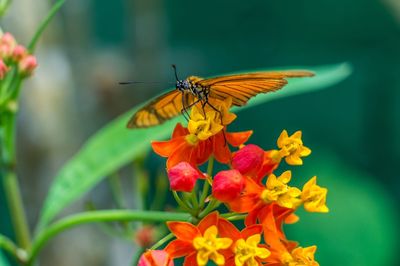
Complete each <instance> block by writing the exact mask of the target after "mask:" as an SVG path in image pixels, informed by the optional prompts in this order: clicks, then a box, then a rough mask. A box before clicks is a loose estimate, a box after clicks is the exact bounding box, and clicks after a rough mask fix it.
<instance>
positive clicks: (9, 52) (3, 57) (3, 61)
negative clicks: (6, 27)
mask: <svg viewBox="0 0 400 266" xmlns="http://www.w3.org/2000/svg"><path fill="white" fill-rule="evenodd" d="M37 65H38V64H37V60H36V57H35V56H33V55H32V54H30V53H29V52H28V50H27V49H26V48H25V47H24V46H23V45H21V44H18V43H17V41H16V40H15V38H14V36H13V35H12V34H11V33H9V32H6V33H4V34H3V35H1V36H0V80H2V79H4V78H5V76H6V74H7V72H8V71H9V70H10V69H12V68H13V67H14V66H16V68H17V69H18V73H19V74H20V75H21V76H22V77H23V78H26V77H28V76H30V75H31V74H32V73H33V71H34V70H35V69H36V67H37Z"/></svg>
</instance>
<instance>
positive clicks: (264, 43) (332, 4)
mask: <svg viewBox="0 0 400 266" xmlns="http://www.w3.org/2000/svg"><path fill="white" fill-rule="evenodd" d="M49 6H50V1H40V2H36V1H27V0H14V1H13V3H12V6H11V8H10V12H9V13H8V14H7V15H6V17H5V18H4V20H3V21H2V25H1V26H2V29H3V30H4V31H10V32H13V33H14V35H15V36H16V38H17V39H18V40H19V41H20V42H25V43H27V42H28V40H29V38H30V37H31V36H32V34H33V32H34V29H35V27H36V26H37V25H38V23H39V21H40V20H41V18H43V17H44V15H45V14H46V12H47V10H48V9H49ZM399 47H400V2H399V1H398V0H353V1H346V0H335V1H334V0H325V1H317V0H308V1H288V0H281V1H261V0H259V1H256V0H251V1H250V0H249V1H245V2H244V1H227V0H220V1H210V0H204V1H178V0H171V1H161V0H132V1H128V0H115V1H99V0H97V1H95V0H91V1H80V0H68V1H66V4H65V5H64V7H63V8H62V11H61V13H60V14H59V15H58V16H57V18H56V20H55V21H53V23H52V24H51V27H50V28H49V30H48V31H47V32H46V33H45V35H44V37H43V39H42V41H41V43H40V45H39V49H38V52H37V56H38V60H39V65H40V67H39V69H38V70H37V72H36V75H35V77H34V78H33V79H32V80H31V81H29V82H28V83H27V84H26V85H25V90H24V92H23V101H22V103H21V107H20V108H21V112H20V117H19V124H18V141H19V142H18V143H19V145H18V148H19V154H18V156H19V158H18V159H19V172H20V177H21V182H22V183H23V192H24V201H25V203H26V204H27V211H28V217H29V219H30V225H31V226H32V227H33V226H34V225H35V223H36V221H37V218H38V213H39V210H40V208H41V205H42V204H43V200H44V198H45V195H46V192H47V190H48V188H49V185H50V183H51V181H52V178H53V177H54V176H55V175H56V173H57V171H58V170H59V168H60V167H61V166H62V165H63V163H64V162H65V161H66V160H67V159H68V158H70V157H71V156H72V155H73V154H74V153H75V152H76V151H77V150H78V149H79V147H80V146H81V145H82V143H83V142H84V141H85V140H86V139H87V137H89V136H90V135H91V134H93V133H94V132H96V130H98V129H99V128H100V127H101V126H102V125H105V124H106V123H107V122H108V121H110V120H111V119H113V118H115V117H116V116H117V115H119V114H121V113H123V112H125V111H127V110H128V109H129V108H131V107H132V106H134V105H136V104H138V103H141V102H143V101H145V100H147V99H149V98H150V97H152V96H154V95H156V94H158V93H159V92H161V91H163V90H165V89H166V88H167V87H169V85H163V84H157V85H152V86H149V85H143V86H130V87H129V86H128V87H127V86H118V85H117V83H118V81H125V80H140V81H160V82H165V83H167V82H173V81H174V76H173V72H172V69H171V67H170V65H171V64H172V63H174V64H176V65H177V67H178V72H179V75H180V76H187V75H199V76H210V75H215V74H218V73H224V72H234V71H240V70H243V69H246V70H248V69H259V68H271V69H273V68H275V67H286V66H303V67H306V66H316V65H324V64H333V63H340V62H344V61H346V62H349V63H350V64H351V65H352V67H353V73H352V75H351V76H350V78H348V79H347V80H345V81H344V82H342V83H340V84H338V85H336V86H334V87H331V88H329V89H327V90H322V91H319V92H317V93H310V94H304V95H301V96H296V97H292V98H285V99H283V100H279V101H274V102H271V103H268V104H266V105H263V106H258V107H256V108H251V109H248V110H245V111H243V112H241V113H240V115H239V117H238V119H237V121H236V123H234V125H233V126H232V129H233V130H246V129H254V130H255V133H254V136H253V137H252V139H251V142H252V143H256V144H258V145H260V146H262V147H263V148H265V149H267V148H272V147H274V146H275V140H276V138H277V137H278V136H279V133H280V132H281V130H282V129H287V130H288V131H289V132H294V131H296V130H299V129H300V130H302V131H303V136H304V142H305V143H306V145H307V146H308V147H310V148H311V149H312V150H313V153H312V155H311V156H310V157H309V158H307V159H306V160H305V165H304V166H302V167H300V168H294V169H293V171H294V173H295V174H294V176H295V177H296V176H298V182H299V184H303V183H304V182H305V181H306V180H308V178H310V177H311V176H313V175H317V176H318V180H319V183H320V184H321V185H322V186H326V187H328V188H329V194H328V206H329V207H330V210H331V212H330V213H329V214H328V215H319V214H312V215H310V214H304V215H303V214H302V215H301V221H300V222H299V224H296V225H291V226H288V231H289V232H288V236H289V238H291V239H295V240H298V241H299V242H300V243H301V245H303V246H306V245H312V244H316V245H317V246H318V254H317V259H318V261H319V262H320V264H321V265H324V266H325V265H343V266H345V265H349V266H350V265H351V266H355V265H400V261H399V259H397V260H396V256H395V252H396V248H397V247H398V245H399V241H398V237H399V236H400V232H399V229H398V224H399V214H398V203H399V202H400V194H399V193H398V189H399V188H400V186H399V185H400V175H399V174H398V172H397V171H395V166H396V165H397V164H398V163H399V162H400V138H399V135H400V90H399V89H400V49H399ZM156 162H157V163H159V164H157V165H154V166H155V167H159V168H160V169H162V167H164V165H163V163H164V161H163V160H157V161H156ZM153 164H155V162H153ZM0 196H2V193H1V194H0ZM108 196H109V191H108V190H107V187H106V186H104V185H99V186H98V187H97V188H96V190H95V191H94V192H93V193H91V194H90V195H89V196H88V197H87V198H90V199H91V200H94V201H95V202H96V203H97V204H99V205H100V206H103V205H104V206H107V202H108ZM84 200H85V199H84ZM84 200H82V201H81V202H80V203H77V204H75V205H74V206H72V207H70V208H69V209H68V210H67V212H66V213H71V212H74V211H77V210H81V209H82V202H83V201H84ZM0 203H1V206H0V207H1V214H0V215H1V217H2V219H1V221H0V222H1V224H0V226H1V228H0V229H1V232H10V225H9V221H8V218H7V215H6V213H7V212H6V210H5V204H4V200H3V199H2V198H1V201H0ZM82 235H84V236H85V237H82ZM71 243H73V244H71ZM132 254H133V252H132V246H131V245H129V244H128V245H127V244H126V243H121V241H118V240H110V238H109V237H108V236H104V235H103V234H102V233H100V232H99V231H98V230H97V228H95V227H94V226H85V227H81V228H78V229H74V230H72V231H69V232H67V233H64V234H63V235H61V236H59V237H57V238H56V239H55V240H53V241H52V242H51V244H50V246H49V247H48V248H46V250H45V252H44V253H43V254H42V256H41V265H78V266H79V265H128V264H129V261H130V258H131V256H132Z"/></svg>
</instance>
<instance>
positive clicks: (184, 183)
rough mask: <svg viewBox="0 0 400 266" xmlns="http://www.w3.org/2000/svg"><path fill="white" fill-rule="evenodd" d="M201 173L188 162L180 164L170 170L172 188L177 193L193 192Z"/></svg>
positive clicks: (169, 177)
mask: <svg viewBox="0 0 400 266" xmlns="http://www.w3.org/2000/svg"><path fill="white" fill-rule="evenodd" d="M199 177H200V173H199V172H198V171H197V170H196V169H195V168H193V166H191V165H190V164H189V163H187V162H180V163H178V164H177V165H175V166H174V167H172V168H171V169H169V170H168V179H169V184H170V188H171V189H172V190H175V191H184V192H191V191H192V190H193V188H194V186H195V184H196V181H197V179H198V178H199Z"/></svg>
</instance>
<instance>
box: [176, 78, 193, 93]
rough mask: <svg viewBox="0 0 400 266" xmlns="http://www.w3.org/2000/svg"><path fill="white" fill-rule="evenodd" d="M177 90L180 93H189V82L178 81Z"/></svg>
mask: <svg viewBox="0 0 400 266" xmlns="http://www.w3.org/2000/svg"><path fill="white" fill-rule="evenodd" d="M176 89H177V90H179V91H188V90H190V83H189V81H187V80H186V79H185V80H177V81H176Z"/></svg>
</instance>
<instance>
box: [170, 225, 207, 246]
mask: <svg viewBox="0 0 400 266" xmlns="http://www.w3.org/2000/svg"><path fill="white" fill-rule="evenodd" d="M167 226H168V228H169V230H170V231H171V233H173V234H174V235H175V236H176V238H178V239H181V240H184V241H188V242H192V241H193V238H195V237H196V236H199V235H200V232H199V230H198V229H197V227H196V226H194V225H193V224H191V223H187V222H167Z"/></svg>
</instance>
